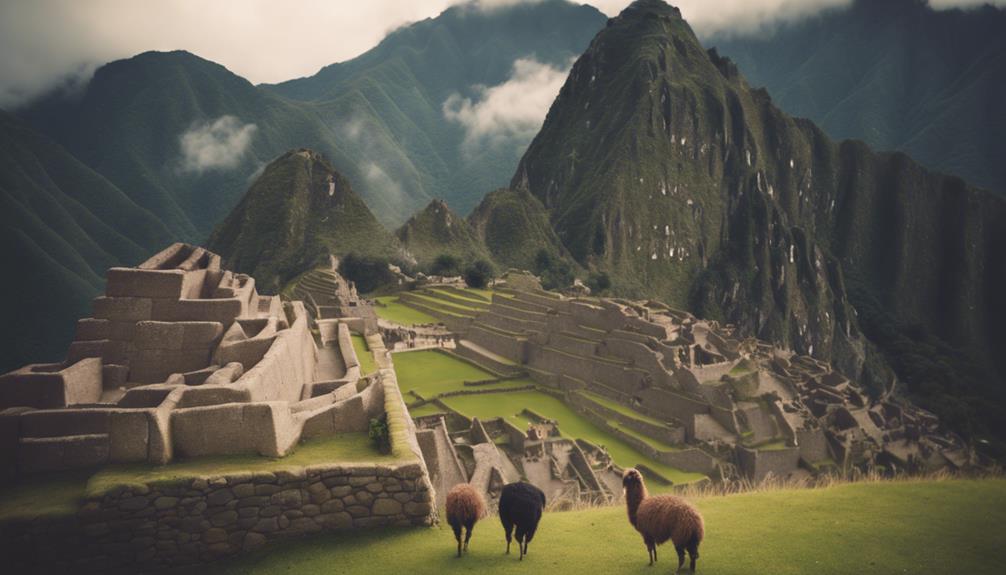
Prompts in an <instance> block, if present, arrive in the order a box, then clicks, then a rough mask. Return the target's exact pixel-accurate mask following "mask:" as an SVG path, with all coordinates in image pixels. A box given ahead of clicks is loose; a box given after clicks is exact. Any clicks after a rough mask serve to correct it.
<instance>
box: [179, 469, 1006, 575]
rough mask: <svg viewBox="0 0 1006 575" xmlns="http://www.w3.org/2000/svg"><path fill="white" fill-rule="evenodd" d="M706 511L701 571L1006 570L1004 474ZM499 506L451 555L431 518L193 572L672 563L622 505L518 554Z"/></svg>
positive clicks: (751, 500) (551, 568)
mask: <svg viewBox="0 0 1006 575" xmlns="http://www.w3.org/2000/svg"><path fill="white" fill-rule="evenodd" d="M694 503H695V504H696V506H697V507H698V508H699V510H700V511H702V513H703V515H704V516H705V522H706V538H705V541H704V542H703V544H702V546H701V548H700V552H701V558H700V559H699V562H698V572H699V573H710V574H716V575H751V574H752V573H766V572H767V573H771V574H773V575H796V574H802V573H815V574H821V575H845V574H866V573H962V574H967V575H984V574H990V575H992V574H999V573H1004V572H1006V554H1004V552H1003V549H1006V530H1003V529H1002V525H1003V523H1004V522H1006V481H1004V480H1001V479H996V480H952V481H917V482H900V481H899V482H879V483H858V484H846V485H838V486H834V487H829V488H825V489H803V490H779V491H763V492H755V493H746V494H740V495H730V496H711V497H704V498H699V499H696V500H694ZM505 547H506V543H505V541H504V538H503V530H502V528H501V527H500V524H499V521H498V520H497V519H496V518H495V517H489V518H487V519H485V520H483V521H482V522H480V523H479V524H478V525H477V527H476V528H475V533H474V536H473V538H472V542H471V547H470V550H469V553H468V554H467V555H466V556H465V557H463V558H461V559H457V558H455V557H454V552H455V543H454V537H453V534H452V533H451V529H450V527H449V526H447V525H446V523H443V522H442V523H441V525H440V526H439V527H436V528H432V529H402V530H382V529H374V530H371V531H368V532H360V533H352V534H322V535H318V536H314V537H311V538H308V539H304V540H299V541H290V542H283V543H278V544H272V545H269V546H267V547H265V548H263V549H261V550H258V551H255V552H253V553H251V554H249V555H247V556H244V557H240V558H237V559H232V560H229V561H224V562H220V563H216V564H213V565H210V566H205V567H200V568H198V569H195V570H189V571H186V572H203V573H220V574H231V573H233V574H238V573H240V574H258V573H261V574H264V573H296V574H297V575H312V574H315V573H319V574H320V573H324V574H328V573H340V574H344V575H354V574H366V573H409V574H410V575H425V574H440V573H480V574H486V573H491V574H504V575H505V574H509V573H514V574H517V573H520V574H524V575H526V574H529V573H546V572H547V573H549V574H550V575H582V574H584V573H618V574H630V575H631V574H636V573H638V574H640V575H643V574H647V575H652V574H654V573H673V572H674V568H675V567H676V566H677V560H676V559H677V558H676V556H675V554H674V548H673V547H672V546H670V545H663V546H662V547H660V549H659V554H658V563H657V568H656V569H654V568H652V567H648V566H647V558H646V549H645V547H644V546H643V542H642V539H641V537H640V536H639V534H638V533H637V532H636V531H635V530H634V529H632V527H631V526H630V525H629V522H628V520H627V519H626V518H625V511H624V508H623V507H621V506H612V507H602V508H597V509H590V510H586V511H572V512H565V513H546V514H545V516H544V517H543V518H542V520H541V524H540V526H539V528H538V533H537V534H536V535H535V538H534V541H532V542H531V544H530V547H529V548H530V554H529V555H528V557H527V558H525V559H524V561H518V560H517V556H516V554H515V553H514V554H511V555H509V556H508V555H504V554H503V550H504V548H505Z"/></svg>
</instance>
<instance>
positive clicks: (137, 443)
mask: <svg viewBox="0 0 1006 575" xmlns="http://www.w3.org/2000/svg"><path fill="white" fill-rule="evenodd" d="M147 420H148V414H147V412H146V410H139V409H138V410H129V411H127V410H116V411H113V412H112V413H111V417H110V420H109V433H108V443H109V460H110V461H111V462H113V463H119V462H129V461H146V460H147V444H148V441H149V429H148V428H149V424H148V421H147Z"/></svg>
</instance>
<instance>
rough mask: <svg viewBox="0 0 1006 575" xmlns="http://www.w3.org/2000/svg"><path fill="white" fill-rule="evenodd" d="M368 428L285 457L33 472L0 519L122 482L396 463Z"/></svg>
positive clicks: (70, 509)
mask: <svg viewBox="0 0 1006 575" xmlns="http://www.w3.org/2000/svg"><path fill="white" fill-rule="evenodd" d="M395 461H397V459H396V458H395V457H394V456H392V455H382V454H381V453H379V452H378V451H377V450H376V449H374V447H373V446H372V444H371V442H370V438H368V437H367V434H366V433H343V434H339V435H334V436H330V437H326V438H324V439H317V440H312V441H307V442H304V443H301V444H300V445H298V446H297V447H296V449H295V450H294V451H293V452H292V453H291V454H289V455H287V456H286V457H281V458H270V457H261V456H258V455H220V456H213V457H199V458H194V459H189V460H179V461H175V462H172V463H170V464H168V465H149V464H140V463H137V464H118V465H109V466H106V467H103V468H101V469H100V470H98V471H93V470H89V471H77V472H63V473H54V474H46V475H41V476H34V477H31V480H30V482H27V483H21V484H16V485H13V486H10V487H5V488H4V491H3V497H2V498H0V520H3V519H9V518H13V517H20V518H33V517H38V516H41V515H67V514H73V513H74V512H76V510H77V507H78V503H79V501H80V500H81V499H82V498H83V497H84V496H85V495H100V494H102V493H105V492H107V491H108V490H110V489H112V488H114V487H116V486H120V485H143V484H150V483H171V482H175V481H184V480H188V479H192V478H195V477H210V476H217V475H225V474H230V473H243V472H258V471H277V470H281V469H300V468H304V467H307V466H309V465H318V464H322V463H329V462H331V463H392V462H395Z"/></svg>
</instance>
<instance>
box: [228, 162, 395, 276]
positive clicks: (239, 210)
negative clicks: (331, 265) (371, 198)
mask: <svg viewBox="0 0 1006 575" xmlns="http://www.w3.org/2000/svg"><path fill="white" fill-rule="evenodd" d="M208 245H209V246H210V248H211V249H212V250H214V251H216V252H217V253H219V254H220V255H221V256H223V257H224V259H225V261H226V262H227V265H228V267H230V268H231V269H234V270H235V271H240V272H244V273H248V274H251V275H253V276H255V278H256V281H258V282H259V286H260V287H261V288H262V289H264V290H265V291H267V292H276V291H279V290H280V289H282V287H283V286H284V285H285V284H286V283H287V282H288V281H289V280H291V279H292V278H293V277H295V276H296V275H298V274H300V273H302V272H304V271H307V270H309V269H311V268H312V267H314V266H316V265H318V264H319V263H324V262H326V261H327V258H328V256H329V255H345V254H347V253H356V254H361V255H380V256H390V255H393V254H394V253H395V251H396V242H395V240H394V238H393V237H391V235H390V234H389V233H388V232H387V230H385V229H384V228H383V227H382V226H381V224H380V223H378V221H377V219H376V218H374V215H373V214H372V213H371V212H370V210H369V209H367V206H366V204H364V203H363V200H362V199H360V197H359V196H358V195H357V194H356V192H354V191H353V188H352V186H350V183H349V181H348V180H347V179H346V178H344V177H343V176H342V175H341V174H340V173H339V172H337V171H335V169H334V168H332V165H331V164H330V163H329V162H328V160H327V159H326V158H325V157H324V156H323V155H322V154H320V153H318V152H316V151H313V150H310V149H307V148H300V149H296V150H290V151H289V152H286V153H285V154H283V155H281V156H280V157H279V158H277V159H275V160H273V161H272V162H271V163H270V164H269V165H267V166H266V167H265V169H264V170H263V171H262V173H261V175H259V176H258V177H257V178H256V179H255V181H254V182H253V183H252V184H251V187H249V188H248V191H247V192H246V193H245V196H244V198H242V199H241V202H240V203H239V204H238V205H237V207H236V208H234V210H233V211H232V212H231V213H230V215H228V216H227V218H226V219H225V220H224V221H223V222H222V223H221V224H220V225H219V226H218V227H217V229H216V230H215V231H214V232H213V235H211V236H210V240H209V243H208Z"/></svg>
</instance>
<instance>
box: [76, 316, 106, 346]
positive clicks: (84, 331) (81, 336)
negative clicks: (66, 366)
mask: <svg viewBox="0 0 1006 575" xmlns="http://www.w3.org/2000/svg"><path fill="white" fill-rule="evenodd" d="M110 323H111V322H109V321H108V320H107V319H94V318H93V317H88V318H83V319H79V320H77V333H76V334H75V335H74V336H73V339H75V340H77V341H86V340H93V339H109V336H108V334H109V332H110V331H111V330H110V327H111V326H110Z"/></svg>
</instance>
